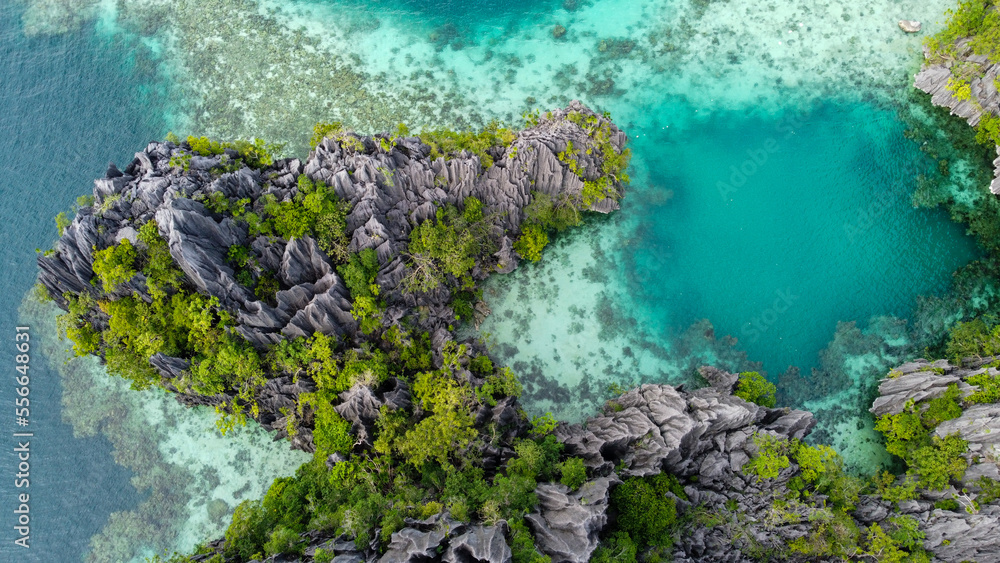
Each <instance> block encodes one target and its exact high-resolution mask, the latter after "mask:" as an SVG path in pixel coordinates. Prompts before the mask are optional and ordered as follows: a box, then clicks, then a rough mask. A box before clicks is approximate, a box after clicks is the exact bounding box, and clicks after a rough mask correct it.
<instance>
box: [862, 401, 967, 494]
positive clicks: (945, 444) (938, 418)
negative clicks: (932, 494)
mask: <svg viewBox="0 0 1000 563" xmlns="http://www.w3.org/2000/svg"><path fill="white" fill-rule="evenodd" d="M961 396H962V395H961V392H960V391H959V389H958V386H957V385H955V384H952V385H950V386H949V387H948V389H947V391H946V392H945V393H944V394H943V395H942V396H940V397H937V398H934V399H931V400H929V401H921V402H920V403H914V401H912V400H910V401H909V402H907V404H906V406H905V408H904V409H903V412H900V413H897V414H887V415H883V416H881V417H879V418H878V420H877V421H876V423H875V429H876V430H878V431H879V432H881V433H882V434H883V435H884V436H885V439H886V450H888V451H889V453H891V454H893V455H895V456H897V457H900V458H902V459H903V460H904V461H905V462H906V464H907V466H908V471H907V474H908V475H909V476H911V477H913V478H915V479H917V482H918V483H919V485H920V486H921V487H926V488H929V489H938V490H942V489H944V488H945V487H947V486H948V484H949V483H950V482H951V481H952V480H954V479H961V477H962V475H964V474H965V470H966V468H967V467H968V461H967V460H966V459H965V458H964V457H963V454H964V453H965V452H966V451H967V450H968V443H967V442H966V441H965V440H962V439H961V438H959V437H958V436H957V435H951V436H947V437H945V438H940V437H938V436H935V435H934V432H933V431H934V428H936V427H937V426H938V425H939V424H941V423H942V422H944V421H946V420H951V419H953V418H957V417H959V416H961V414H962V404H961Z"/></svg>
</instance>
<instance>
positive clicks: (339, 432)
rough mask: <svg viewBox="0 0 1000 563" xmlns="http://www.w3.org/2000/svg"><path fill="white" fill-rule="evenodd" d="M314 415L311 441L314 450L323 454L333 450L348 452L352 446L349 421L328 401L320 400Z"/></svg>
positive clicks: (342, 452)
mask: <svg viewBox="0 0 1000 563" xmlns="http://www.w3.org/2000/svg"><path fill="white" fill-rule="evenodd" d="M315 416H316V419H315V420H316V427H315V429H314V430H313V442H314V443H315V444H316V451H317V452H322V454H325V455H330V454H331V453H334V452H337V453H341V454H348V453H350V452H351V449H352V448H353V447H354V436H352V435H351V423H350V422H347V421H346V420H344V419H343V418H341V416H340V415H339V414H337V411H335V410H334V409H333V405H331V404H330V402H329V401H322V402H320V403H319V404H318V405H317V407H316V411H315ZM322 454H321V455H322Z"/></svg>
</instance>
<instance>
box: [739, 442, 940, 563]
mask: <svg viewBox="0 0 1000 563" xmlns="http://www.w3.org/2000/svg"><path fill="white" fill-rule="evenodd" d="M754 444H755V445H756V446H757V450H758V452H757V454H756V455H755V456H754V458H753V459H751V461H750V462H748V463H747V464H746V465H745V466H744V471H745V472H747V473H749V474H753V475H757V477H758V478H759V479H767V478H774V477H777V476H778V475H779V474H780V472H781V471H782V470H783V469H785V468H788V467H790V466H791V464H792V463H793V462H794V463H795V464H796V465H797V466H798V471H797V473H796V474H795V476H794V477H792V478H791V479H790V480H789V481H788V490H787V492H785V493H783V494H782V495H781V496H779V497H776V498H775V499H774V500H773V503H772V508H771V513H772V516H773V517H774V518H776V519H778V520H779V521H782V522H786V523H793V522H800V523H802V524H806V525H807V526H808V533H806V534H805V535H803V536H801V537H798V538H795V539H793V540H791V541H790V542H788V544H787V550H788V552H790V554H786V555H794V556H805V557H808V558H810V559H826V558H840V559H850V558H854V557H858V556H859V555H863V556H868V557H871V558H872V559H873V560H875V561H904V560H905V561H927V560H928V558H927V554H926V553H925V552H924V550H923V547H922V544H921V541H920V540H921V539H922V537H923V536H922V535H921V534H920V533H919V531H918V526H917V522H916V520H913V519H910V518H890V519H889V520H888V521H887V522H884V523H883V526H885V527H884V528H883V527H882V526H879V525H877V524H876V525H873V526H872V527H870V528H868V529H867V530H865V529H864V528H861V527H859V526H858V524H857V522H856V521H855V519H854V518H853V517H852V515H851V512H852V511H853V510H854V509H855V505H856V503H857V502H858V499H859V498H860V495H861V493H862V492H864V491H865V490H867V487H868V486H869V485H868V484H866V483H865V482H864V481H862V480H861V479H859V478H857V477H855V476H852V475H850V474H848V473H847V472H846V471H845V470H844V466H843V460H842V459H841V458H840V456H839V455H838V454H837V453H836V451H834V450H833V448H830V447H829V446H823V445H817V446H810V445H807V444H804V443H802V442H800V441H798V440H784V439H780V438H778V437H775V436H770V435H766V434H756V435H755V436H754ZM894 482H895V477H894V476H892V475H891V474H889V473H885V475H884V476H882V477H880V478H879V479H878V480H877V483H876V484H877V485H878V487H879V491H880V492H883V491H886V492H888V491H892V492H893V494H896V499H897V500H904V499H905V498H913V496H911V495H912V494H913V489H914V487H915V486H916V483H915V481H911V482H909V483H908V484H905V485H904V486H901V487H893V486H892V484H893V483H894ZM907 493H909V494H907ZM882 496H883V498H886V499H887V500H890V498H889V497H891V496H892V495H890V494H886V495H882ZM814 498H815V499H818V500H820V501H821V504H817V503H815V502H814V501H811V500H810V499H814ZM805 503H811V504H805ZM732 508H733V509H735V508H736V507H735V506H734V507H732ZM803 509H804V510H803ZM803 514H805V515H806V516H803ZM747 541H748V542H749V544H748V545H747V546H746V547H747V549H748V551H747V552H748V553H750V554H753V553H752V552H754V553H755V549H754V548H755V546H754V545H753V541H752V540H750V539H748V540H747ZM779 551H780V550H779ZM758 555H764V554H763V553H758ZM779 555H782V554H781V553H778V554H775V553H770V555H768V556H769V557H774V556H779Z"/></svg>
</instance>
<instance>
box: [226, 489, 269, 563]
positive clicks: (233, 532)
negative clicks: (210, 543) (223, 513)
mask: <svg viewBox="0 0 1000 563" xmlns="http://www.w3.org/2000/svg"><path fill="white" fill-rule="evenodd" d="M269 524H270V522H269V521H268V519H267V518H265V513H264V508H263V506H262V503H261V501H259V500H246V501H243V502H241V503H240V504H239V505H238V506H237V507H236V510H235V511H234V512H233V521H232V523H231V524H229V528H227V529H226V547H225V554H226V557H239V558H240V559H242V560H244V561H248V560H250V559H260V557H259V555H260V554H261V553H263V551H264V543H265V542H266V541H267V539H268V538H267V533H268V531H269Z"/></svg>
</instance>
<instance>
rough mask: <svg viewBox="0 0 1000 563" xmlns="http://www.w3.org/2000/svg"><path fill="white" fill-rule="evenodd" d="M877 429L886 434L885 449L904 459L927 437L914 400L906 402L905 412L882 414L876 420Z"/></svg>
mask: <svg viewBox="0 0 1000 563" xmlns="http://www.w3.org/2000/svg"><path fill="white" fill-rule="evenodd" d="M875 430H878V431H879V432H881V433H882V434H883V435H884V436H885V439H886V442H885V449H886V450H888V451H889V453H891V454H893V455H896V456H899V457H901V458H903V459H907V458H908V457H909V455H910V452H911V451H912V450H913V449H914V448H915V447H917V446H918V445H920V444H921V443H922V442H924V441H926V437H927V428H926V427H925V426H924V424H923V420H922V418H921V416H920V414H919V413H918V412H917V408H916V406H915V405H914V403H913V401H912V400H910V401H908V402H907V403H906V406H905V407H904V408H903V412H900V413H897V414H886V415H883V416H880V417H879V418H878V419H877V420H876V421H875Z"/></svg>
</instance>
